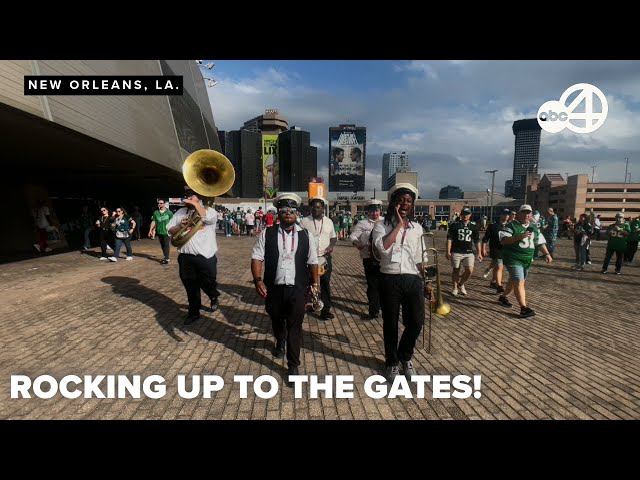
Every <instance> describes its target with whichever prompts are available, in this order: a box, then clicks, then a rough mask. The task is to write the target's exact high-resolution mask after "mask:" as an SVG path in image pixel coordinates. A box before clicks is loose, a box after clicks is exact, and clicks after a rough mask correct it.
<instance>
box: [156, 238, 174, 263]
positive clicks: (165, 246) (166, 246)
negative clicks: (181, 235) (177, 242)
mask: <svg viewBox="0 0 640 480" xmlns="http://www.w3.org/2000/svg"><path fill="white" fill-rule="evenodd" d="M158 240H159V241H160V246H161V247H162V254H163V255H164V258H165V260H169V253H170V252H171V237H169V235H160V234H158Z"/></svg>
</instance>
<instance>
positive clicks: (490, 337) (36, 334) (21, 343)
mask: <svg viewBox="0 0 640 480" xmlns="http://www.w3.org/2000/svg"><path fill="white" fill-rule="evenodd" d="M437 235H438V236H437V238H438V240H437V241H438V247H439V249H440V251H441V252H443V248H442V247H443V246H444V233H438V234H437ZM218 242H219V246H220V253H219V263H218V265H219V270H218V272H219V274H218V280H219V282H220V290H221V291H222V293H223V295H222V296H221V297H220V309H219V311H218V312H216V313H214V314H212V313H206V312H205V313H204V315H203V318H202V319H201V320H200V321H198V322H197V323H195V324H193V325H191V326H189V327H185V326H183V325H182V322H183V319H184V317H185V315H186V311H187V309H186V294H185V292H184V289H183V287H182V284H181V283H180V280H179V277H178V267H177V263H176V255H175V252H172V262H171V264H170V265H168V266H163V265H160V264H159V263H158V262H159V260H160V259H161V256H160V247H159V245H158V244H157V243H156V242H155V241H151V240H143V241H140V242H134V245H133V247H134V256H135V259H134V261H132V262H126V261H120V262H118V263H111V262H104V261H98V259H97V253H98V252H96V251H95V250H96V249H94V251H92V252H89V253H79V252H71V253H64V254H59V255H52V256H46V257H38V258H33V259H29V260H24V261H19V262H14V263H10V264H5V265H1V266H0V300H1V301H0V347H1V348H0V418H2V419H436V418H437V419H638V418H640V380H638V379H639V378H640V355H639V338H640V336H639V335H638V330H639V329H638V326H639V321H638V320H637V316H636V315H635V308H634V307H635V306H636V305H637V301H636V300H635V298H636V297H635V294H637V287H638V284H639V283H640V268H638V267H637V266H631V267H629V266H624V267H623V275H621V276H615V275H611V274H609V275H606V276H604V275H601V274H600V273H599V272H600V268H599V267H600V265H601V262H602V258H603V254H604V243H597V244H596V245H595V246H594V248H593V255H592V257H593V259H594V260H595V262H594V265H592V266H591V267H590V269H589V271H585V272H576V271H574V270H572V269H571V265H572V263H573V262H572V261H571V259H570V256H571V255H572V248H571V243H570V242H569V241H567V240H562V241H561V243H560V245H559V247H558V249H557V251H556V254H557V261H556V262H555V263H554V264H553V265H545V264H543V263H542V262H536V263H534V267H533V268H532V272H531V277H530V279H529V281H528V282H527V286H528V288H527V296H528V301H529V304H530V306H531V307H532V308H534V309H535V310H536V312H537V316H536V317H533V319H528V320H521V319H519V318H517V313H518V309H517V308H516V307H514V308H513V309H511V310H508V309H504V308H503V307H501V306H499V305H498V304H497V303H496V299H497V297H496V296H495V295H494V294H493V293H492V290H490V289H489V288H488V286H487V284H488V282H487V281H485V280H483V279H482V277H481V274H482V272H483V271H484V265H481V266H480V268H478V269H477V271H476V272H475V273H474V275H473V277H472V279H471V280H470V282H469V283H468V286H467V289H468V291H469V295H468V296H467V297H458V298H454V297H452V296H451V295H450V294H449V291H450V287H451V277H450V272H451V269H450V267H449V266H448V262H446V261H445V259H444V254H442V255H441V265H442V269H441V273H442V284H443V291H444V298H445V301H446V302H449V303H450V304H451V306H452V313H451V315H450V316H448V317H446V318H444V319H442V318H439V317H435V316H434V317H433V338H432V349H431V354H427V352H426V351H425V350H424V349H423V348H422V346H421V344H420V342H419V345H418V348H417V349H416V352H415V355H414V362H415V364H416V367H417V368H418V373H421V374H425V375H426V374H430V375H437V374H441V375H451V376H455V375H463V374H464V375H481V376H482V387H481V393H482V395H481V397H480V398H479V399H475V398H473V397H470V398H467V399H454V398H450V399H433V398H431V397H430V396H427V398H403V397H398V398H381V399H373V398H370V397H369V396H367V395H366V394H365V393H364V390H363V388H362V387H363V384H364V381H365V380H366V379H367V378H368V377H370V376H372V375H374V374H379V373H381V371H382V370H383V367H384V354H383V345H382V321H381V320H379V321H366V320H361V319H360V315H362V314H363V313H365V312H366V295H365V289H366V283H365V280H364V277H363V275H362V264H361V263H360V260H359V257H358V256H357V250H356V249H355V248H354V247H352V246H350V245H349V244H348V243H347V242H339V243H338V246H337V248H336V250H335V255H334V269H335V270H334V274H333V279H332V288H333V292H334V302H335V314H336V318H335V319H334V320H333V321H330V322H325V321H322V320H319V319H317V318H315V317H313V316H311V315H307V317H306V320H305V323H304V347H303V351H302V366H301V370H302V373H306V374H317V375H320V376H323V375H325V374H328V375H337V374H340V375H353V376H354V385H355V387H354V398H352V399H335V398H325V397H324V396H320V398H317V399H312V398H310V394H309V389H308V388H305V389H304V390H303V396H302V398H299V399H296V398H294V394H293V391H292V389H290V388H288V387H286V386H283V385H282V379H283V375H284V374H285V372H286V370H285V362H284V360H276V359H274V358H273V357H272V356H271V348H272V345H273V343H272V342H273V339H272V336H271V333H270V321H269V318H268V317H267V315H266V314H265V312H264V304H263V301H262V299H260V298H259V297H258V296H257V295H256V294H255V293H254V289H253V284H252V282H251V273H250V270H249V263H250V261H249V258H250V251H251V248H252V246H253V239H251V238H247V237H240V238H237V237H233V238H226V237H224V236H218ZM610 270H611V271H612V270H613V268H612V267H610ZM512 301H513V302H514V303H515V299H512ZM425 325H426V324H425ZM18 374H21V375H28V376H30V377H31V378H35V377H37V376H39V375H45V374H48V375H52V376H53V377H55V378H56V379H60V378H62V377H63V376H65V375H72V374H75V375H78V376H80V377H83V376H84V375H100V374H104V375H107V374H110V375H127V376H129V377H131V376H132V375H140V376H142V377H143V378H144V377H148V376H150V375H153V374H156V375H161V376H162V377H164V378H165V380H166V388H167V390H166V395H165V396H163V397H162V398H159V399H152V398H148V397H147V396H145V395H142V397H141V398H140V399H134V398H131V397H130V396H126V398H104V399H96V398H89V399H85V398H83V396H80V397H79V398H76V399H67V398H64V397H62V396H61V395H60V394H57V395H54V396H53V397H52V398H50V399H41V398H31V399H11V398H10V388H9V387H10V377H11V375H18ZM236 374H245V375H253V376H254V377H257V376H259V375H271V376H273V377H274V378H276V379H277V380H278V382H279V383H280V389H279V392H278V393H277V394H276V395H275V396H274V397H273V398H270V399H261V398H259V397H257V396H255V395H253V393H252V391H251V390H250V393H249V396H248V398H245V399H242V398H240V393H239V388H238V385H237V384H234V383H233V376H234V375H236ZM178 375H186V376H189V377H190V376H191V375H220V376H221V377H223V379H224V381H225V386H224V388H223V389H222V390H221V391H219V392H217V393H214V394H213V397H212V398H210V399H207V398H202V396H196V398H194V399H185V398H181V397H180V396H179V395H178V394H177V390H176V381H177V376H178ZM321 378H322V377H321ZM104 385H105V383H104V382H103V383H102V384H101V386H103V387H104ZM188 385H190V384H188ZM103 391H106V387H104V388H103ZM414 391H415V389H414ZM429 392H430V390H429V388H427V393H429Z"/></svg>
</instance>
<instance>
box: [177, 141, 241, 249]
mask: <svg viewBox="0 0 640 480" xmlns="http://www.w3.org/2000/svg"><path fill="white" fill-rule="evenodd" d="M182 176H183V177H184V181H185V182H186V183H187V185H188V186H189V188H191V189H192V190H193V191H194V192H196V193H197V194H198V195H199V196H201V197H209V198H214V197H217V196H220V195H222V194H224V193H227V192H228V191H229V189H230V188H231V187H232V186H233V182H235V180H236V172H235V170H234V169H233V165H232V164H231V161H230V160H229V159H228V158H227V157H225V156H224V155H223V154H221V153H220V152H216V151H215V150H197V151H195V152H193V153H192V154H191V155H189V156H188V157H187V158H186V159H185V161H184V163H183V164H182ZM207 203H208V202H206V201H205V204H207ZM202 227H203V222H202V219H201V218H200V216H199V215H198V214H197V212H195V211H192V212H190V215H189V217H188V218H187V222H186V223H185V225H184V226H183V227H182V228H180V230H179V231H178V232H177V233H175V234H174V235H172V236H171V245H173V246H174V247H178V248H180V247H182V246H183V245H185V244H186V243H187V242H188V241H189V240H191V238H192V237H193V236H194V235H195V234H196V233H198V231H200V229H201V228H202Z"/></svg>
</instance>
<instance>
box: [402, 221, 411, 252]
mask: <svg viewBox="0 0 640 480" xmlns="http://www.w3.org/2000/svg"><path fill="white" fill-rule="evenodd" d="M407 226H408V227H409V226H411V222H409V223H408V224H407ZM407 230H409V229H408V228H404V225H403V226H402V239H401V240H400V246H401V247H402V246H403V245H404V236H405V235H406V234H407Z"/></svg>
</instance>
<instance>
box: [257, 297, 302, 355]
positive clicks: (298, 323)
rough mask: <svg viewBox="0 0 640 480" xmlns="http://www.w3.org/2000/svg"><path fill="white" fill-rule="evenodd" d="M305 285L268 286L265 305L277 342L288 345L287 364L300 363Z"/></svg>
mask: <svg viewBox="0 0 640 480" xmlns="http://www.w3.org/2000/svg"><path fill="white" fill-rule="evenodd" d="M305 292H306V288H305V287H297V286H286V285H271V286H270V287H267V298H266V299H265V307H266V310H267V313H268V314H269V317H271V327H272V328H273V335H274V336H275V337H276V342H278V343H280V344H282V345H284V344H285V342H286V345H287V364H288V366H289V367H297V366H298V365H300V349H301V348H302V321H303V320H304V314H305V310H304V305H305Z"/></svg>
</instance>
